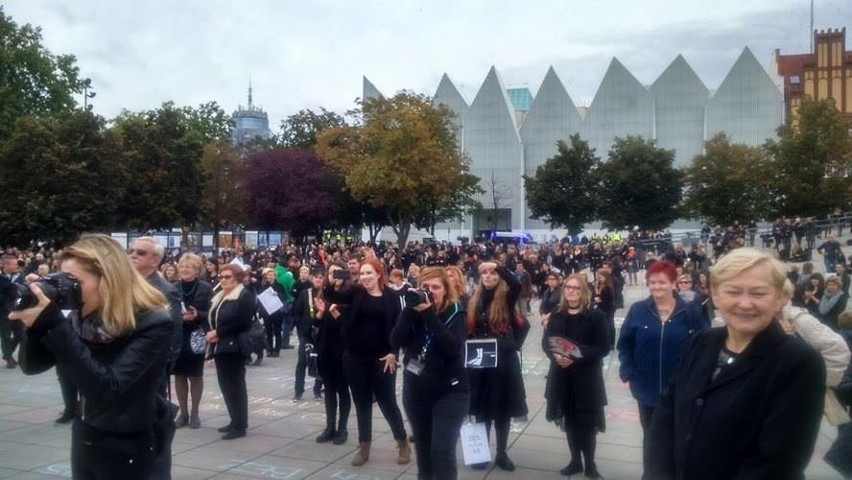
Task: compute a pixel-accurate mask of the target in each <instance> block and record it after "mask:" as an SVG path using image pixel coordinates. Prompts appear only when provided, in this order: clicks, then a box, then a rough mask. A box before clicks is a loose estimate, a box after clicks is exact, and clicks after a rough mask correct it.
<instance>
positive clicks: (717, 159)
mask: <svg viewBox="0 0 852 480" xmlns="http://www.w3.org/2000/svg"><path fill="white" fill-rule="evenodd" d="M704 150H705V152H704V153H703V154H702V155H698V156H696V157H695V158H694V159H693V161H692V165H691V166H690V167H689V168H687V169H686V170H685V179H684V182H685V186H686V191H687V199H686V201H685V202H684V211H685V212H686V213H687V214H689V215H690V216H692V217H695V218H704V219H707V220H709V221H710V222H711V223H713V224H717V225H731V224H733V223H734V222H735V221H738V222H740V223H741V224H748V223H749V222H751V221H758V220H762V219H764V218H768V217H770V216H771V213H772V210H771V204H772V196H773V188H772V187H773V171H772V166H771V165H770V163H769V162H768V160H767V158H766V155H765V154H764V152H763V150H762V149H760V148H757V147H749V146H746V145H742V144H731V143H730V142H729V141H728V137H727V136H726V135H725V134H724V133H720V134H718V135H716V136H715V137H714V138H712V139H711V140H709V141H707V143H706V144H705V146H704Z"/></svg>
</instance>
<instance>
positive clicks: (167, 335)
mask: <svg viewBox="0 0 852 480" xmlns="http://www.w3.org/2000/svg"><path fill="white" fill-rule="evenodd" d="M172 330H173V325H172V320H171V318H169V313H168V312H167V311H166V310H165V309H163V310H154V311H149V312H142V313H138V314H137V315H136V328H135V329H134V330H133V331H132V332H131V333H130V334H129V335H126V336H124V337H118V338H115V339H114V340H113V341H112V342H110V343H103V344H94V343H91V344H90V343H87V342H85V341H84V340H83V339H81V338H80V337H79V336H78V335H77V333H75V332H74V330H73V329H72V327H71V323H70V322H69V321H68V320H66V319H65V318H64V317H63V316H62V312H60V311H59V309H58V308H56V306H55V305H53V304H50V305H48V307H47V308H46V309H45V310H44V312H42V314H41V315H40V316H39V318H38V319H37V320H36V322H35V324H33V326H32V327H31V328H29V329H27V331H26V334H25V335H24V337H23V344H22V347H21V353H20V356H19V360H20V364H21V370H23V372H24V373H25V374H27V375H33V374H37V373H41V372H44V371H45V370H47V369H49V368H50V367H52V366H54V365H56V364H61V365H62V367H63V371H64V372H65V374H67V375H68V376H69V377H70V379H71V381H72V383H73V384H74V385H75V386H76V387H77V389H78V390H79V392H80V397H81V399H80V408H81V412H80V413H81V419H82V421H83V423H85V424H87V425H90V426H93V427H96V428H99V429H102V430H107V431H112V432H137V431H141V430H145V429H149V428H151V426H152V425H153V424H154V420H155V408H156V395H157V389H158V387H159V385H160V383H161V381H162V378H163V371H164V369H165V366H166V358H167V353H168V351H169V345H170V339H171V336H172Z"/></svg>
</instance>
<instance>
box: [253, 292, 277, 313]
mask: <svg viewBox="0 0 852 480" xmlns="http://www.w3.org/2000/svg"><path fill="white" fill-rule="evenodd" d="M257 300H258V301H259V302H260V304H261V305H263V309H264V310H266V313H267V314H269V315H272V314H273V313H275V312H277V311H278V310H281V309H282V308H284V303H283V302H281V299H280V298H278V294H277V293H275V290H273V289H272V287H269V288H267V289H266V290H264V291H262V292H260V294H259V295H258V296H257Z"/></svg>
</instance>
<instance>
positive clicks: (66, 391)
mask: <svg viewBox="0 0 852 480" xmlns="http://www.w3.org/2000/svg"><path fill="white" fill-rule="evenodd" d="M56 378H57V379H59V390H61V391H62V402H63V403H64V404H65V412H64V413H70V414H74V415H77V413H78V412H77V385H75V384H74V382H72V381H71V378H70V377H68V374H66V373H65V370H63V369H62V366H61V365H56Z"/></svg>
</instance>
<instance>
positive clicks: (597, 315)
mask: <svg viewBox="0 0 852 480" xmlns="http://www.w3.org/2000/svg"><path fill="white" fill-rule="evenodd" d="M552 336H559V337H563V338H567V339H569V340H572V341H573V342H574V343H575V344H576V345H577V346H578V347H579V348H580V353H581V354H582V355H583V357H582V358H579V359H576V360H574V363H572V364H571V365H570V366H569V367H567V368H562V367H560V366H559V364H557V363H556V361H555V359H554V357H553V353H552V352H551V351H550V348H549V343H548V341H549V339H550V338H551V337H552ZM541 346H542V348H543V349H544V353H545V354H546V355H547V358H549V359H550V361H551V364H550V370H549V372H548V374H547V387H546V389H545V394H544V396H545V398H546V399H547V414H548V415H547V416H548V418H547V419H548V420H549V421H555V420H558V419H559V418H561V417H562V415H563V414H565V413H568V412H572V411H575V410H594V409H598V408H601V407H603V406H604V405H606V389H605V388H604V378H603V368H602V359H603V357H604V356H606V354H607V353H609V333H608V329H607V320H606V318H605V317H604V313H603V312H602V311H600V310H586V311H584V312H583V313H581V314H579V315H569V314H566V313H562V312H553V313H552V314H551V315H550V322H548V324H547V328H546V329H545V330H544V335H542V337H541ZM551 417H552V418H551Z"/></svg>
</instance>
